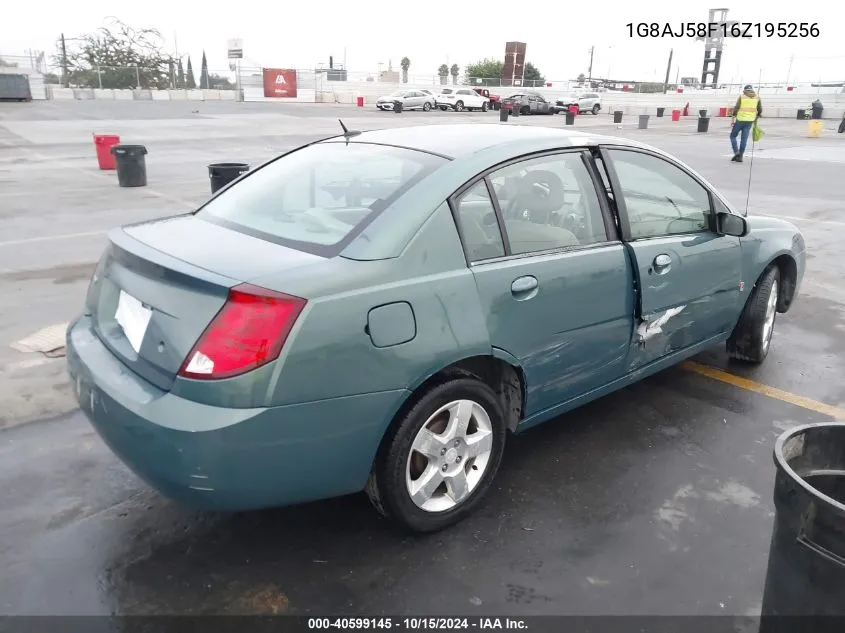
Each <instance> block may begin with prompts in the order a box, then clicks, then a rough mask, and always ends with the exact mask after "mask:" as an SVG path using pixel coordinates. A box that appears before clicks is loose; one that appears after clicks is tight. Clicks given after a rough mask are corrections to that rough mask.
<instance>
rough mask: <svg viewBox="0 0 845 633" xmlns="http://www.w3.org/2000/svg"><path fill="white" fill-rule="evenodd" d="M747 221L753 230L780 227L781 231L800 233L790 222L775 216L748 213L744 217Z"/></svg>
mask: <svg viewBox="0 0 845 633" xmlns="http://www.w3.org/2000/svg"><path fill="white" fill-rule="evenodd" d="M745 219H746V220H747V221H748V226H749V227H750V228H751V229H754V230H755V231H761V230H766V229H780V230H783V231H793V232H796V233H800V232H801V231H800V230H799V229H798V227H797V226H795V225H794V224H793V223H792V222H789V221H787V220H783V219H781V218H775V217H772V216H769V215H749V216H747V217H746V218H745Z"/></svg>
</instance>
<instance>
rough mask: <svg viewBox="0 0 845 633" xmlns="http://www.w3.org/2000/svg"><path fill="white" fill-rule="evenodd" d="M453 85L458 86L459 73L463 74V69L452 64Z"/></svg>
mask: <svg viewBox="0 0 845 633" xmlns="http://www.w3.org/2000/svg"><path fill="white" fill-rule="evenodd" d="M451 70H452V85H453V86H456V85H458V73H459V72H461V69H460V68H458V65H457V64H452V69H451Z"/></svg>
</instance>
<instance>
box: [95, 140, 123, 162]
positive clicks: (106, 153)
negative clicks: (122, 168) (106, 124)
mask: <svg viewBox="0 0 845 633" xmlns="http://www.w3.org/2000/svg"><path fill="white" fill-rule="evenodd" d="M115 145H120V137H119V136H115V135H114V134H95V135H94V147H95V148H96V149H97V163H99V165H100V169H117V163H115V161H114V155H113V154H112V153H111V148H112V147H114V146H115Z"/></svg>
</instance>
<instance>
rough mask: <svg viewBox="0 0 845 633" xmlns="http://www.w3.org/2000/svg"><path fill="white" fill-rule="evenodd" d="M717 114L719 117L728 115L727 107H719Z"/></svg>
mask: <svg viewBox="0 0 845 633" xmlns="http://www.w3.org/2000/svg"><path fill="white" fill-rule="evenodd" d="M719 116H720V117H726V116H728V109H727V108H719Z"/></svg>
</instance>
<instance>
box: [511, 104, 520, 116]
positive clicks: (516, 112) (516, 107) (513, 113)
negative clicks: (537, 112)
mask: <svg viewBox="0 0 845 633" xmlns="http://www.w3.org/2000/svg"><path fill="white" fill-rule="evenodd" d="M511 116H519V104H518V103H514V104H512V105H511Z"/></svg>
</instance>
